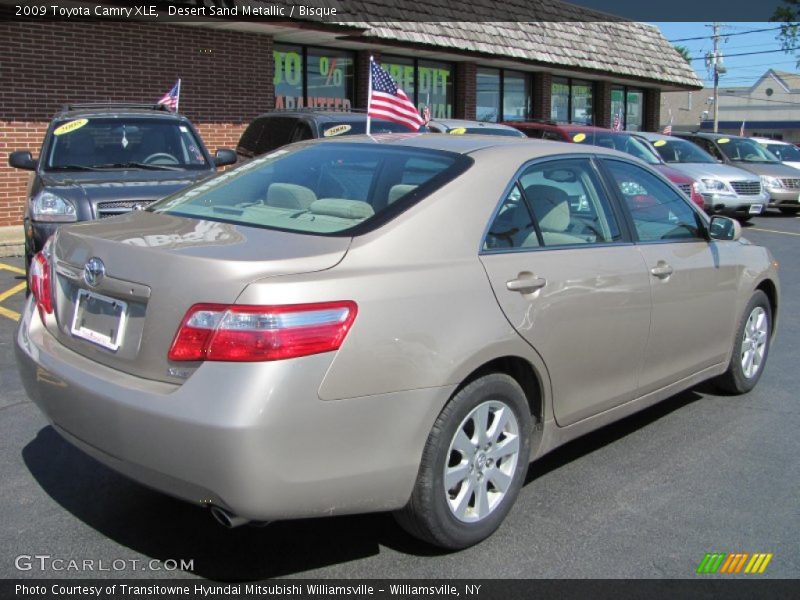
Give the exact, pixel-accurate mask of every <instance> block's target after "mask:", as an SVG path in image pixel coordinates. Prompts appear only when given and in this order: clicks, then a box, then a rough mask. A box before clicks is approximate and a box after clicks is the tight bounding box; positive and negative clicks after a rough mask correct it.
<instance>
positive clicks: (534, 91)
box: [0, 0, 701, 225]
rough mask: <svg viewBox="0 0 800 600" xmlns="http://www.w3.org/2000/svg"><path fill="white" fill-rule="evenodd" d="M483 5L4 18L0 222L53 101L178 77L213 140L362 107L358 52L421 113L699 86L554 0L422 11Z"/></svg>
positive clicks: (108, 94) (641, 120) (601, 118)
mask: <svg viewBox="0 0 800 600" xmlns="http://www.w3.org/2000/svg"><path fill="white" fill-rule="evenodd" d="M110 4H114V3H110ZM225 4H227V5H231V6H235V5H236V4H238V3H236V2H226V3H225ZM250 4H253V3H252V2H251V3H250ZM491 4H492V3H490V2H488V0H467V1H466V2H454V1H453V0H431V1H429V2H427V3H425V6H424V7H423V8H424V10H426V11H429V12H426V13H424V14H422V13H420V14H419V15H416V17H417V21H418V22H412V21H402V22H398V21H392V22H385V19H386V18H388V17H389V16H390V15H391V14H392V13H391V11H392V9H393V8H392V7H393V3H392V2H391V1H390V0H371V1H369V2H349V3H348V6H349V7H350V8H351V9H355V10H358V11H359V12H358V14H359V16H360V18H362V19H365V20H364V21H359V22H354V21H341V22H330V21H329V22H325V23H322V22H299V21H292V22H275V21H259V20H257V19H248V20H236V19H226V20H219V19H218V20H214V19H209V20H204V21H193V22H190V21H186V22H170V23H162V22H158V23H157V22H152V21H149V22H137V21H131V20H126V21H112V20H93V21H88V20H84V21H81V20H65V21H42V20H33V19H31V20H24V21H17V20H8V19H7V20H2V21H0V39H2V40H3V44H2V47H0V83H1V84H2V85H0V89H2V90H3V101H2V102H1V103H0V225H14V224H19V223H21V220H22V214H23V210H24V200H25V196H26V185H27V180H28V176H29V174H28V173H24V172H20V171H18V170H15V169H12V168H10V167H8V165H7V160H8V154H9V152H11V151H13V150H18V149H31V150H32V151H33V152H34V155H36V154H37V152H38V148H39V146H40V144H41V141H42V136H43V133H44V131H45V128H46V126H47V124H48V122H49V120H50V119H51V118H52V116H53V114H54V113H55V112H56V111H57V110H58V109H59V108H60V107H61V106H62V105H64V104H66V103H68V102H77V101H104V100H110V101H111V100H113V101H122V100H124V101H136V102H151V101H153V102H154V101H155V100H157V99H158V98H159V97H160V96H161V95H163V94H164V93H165V92H166V91H167V90H168V89H169V88H170V87H171V86H172V84H173V83H174V82H175V81H176V80H177V79H178V78H181V80H182V90H181V104H180V109H181V112H182V113H184V114H186V115H187V116H189V118H191V119H192V121H193V122H194V123H195V124H196V125H197V126H198V128H199V130H200V132H201V134H202V135H203V137H204V139H205V142H206V145H207V146H208V147H209V149H210V150H211V151H212V152H213V151H214V149H216V148H218V147H232V146H235V144H236V141H237V140H238V138H239V134H240V133H241V131H242V129H243V128H244V126H245V125H246V124H247V123H248V122H249V121H250V119H252V118H253V117H254V116H255V115H257V114H259V113H262V112H265V111H268V110H271V109H273V108H294V107H299V106H316V107H329V108H336V109H346V108H349V107H352V108H364V107H365V105H366V98H367V89H366V88H367V77H366V73H367V66H368V59H369V56H370V55H373V56H374V57H375V58H376V60H379V61H380V62H381V63H382V65H383V66H384V68H386V69H387V70H388V71H389V72H390V73H391V74H392V76H393V77H394V78H395V79H396V80H397V81H398V82H399V83H400V85H401V87H402V88H403V89H404V90H405V91H406V92H407V93H408V94H409V96H411V97H412V98H413V99H414V101H415V103H416V104H417V105H418V106H420V107H422V106H425V105H428V106H430V107H431V109H432V113H433V115H434V117H446V116H452V117H457V118H467V119H475V118H478V119H483V120H505V121H511V120H525V119H552V120H557V121H568V122H581V123H591V124H595V125H600V126H606V127H608V126H609V125H610V124H611V122H612V121H613V118H614V115H615V114H620V115H621V116H622V118H623V123H624V126H625V127H626V128H627V129H643V130H655V129H657V127H658V124H659V122H660V115H659V108H660V104H661V101H660V94H661V92H662V91H677V90H692V89H700V87H701V83H700V81H699V80H698V78H697V76H696V75H695V73H694V71H693V70H692V69H691V67H689V66H688V65H687V64H686V62H685V61H684V60H683V59H682V58H681V57H680V55H679V54H678V53H677V52H676V51H675V50H674V49H673V48H672V46H671V45H670V44H669V43H668V42H667V41H666V40H665V39H664V37H663V36H662V35H661V33H660V31H659V30H658V29H657V28H655V27H653V26H650V25H646V24H642V23H635V22H627V21H598V20H590V21H585V19H586V18H587V11H586V10H585V9H582V8H581V9H578V8H576V7H573V6H571V5H567V4H562V3H560V2H557V1H554V0H543V1H542V2H537V3H536V10H541V11H542V15H541V20H535V18H536V15H534V20H527V21H522V22H517V23H513V22H502V23H501V22H455V21H454V22H447V23H444V22H423V20H424V18H425V16H426V15H427V16H428V17H429V18H431V15H446V14H453V13H452V12H451V13H448V11H453V10H458V11H461V12H463V10H464V9H465V7H467V8H468V9H469V10H473V9H474V10H476V11H478V16H480V10H484V11H487V12H486V15H487V17H486V20H487V21H490V15H491V11H490V10H489V8H490V5H491ZM523 4H526V3H523ZM527 4H529V3H527ZM362 5H363V6H362ZM423 8H417V9H415V10H420V11H421V10H423ZM382 9H385V11H386V12H385V13H384V14H380V11H381V10H382ZM436 10H439V12H435V11H436ZM376 11H378V13H376ZM430 11H434V12H430ZM404 15H405V16H406V17H408V16H409V13H408V11H407V10H406V12H405V13H404ZM412 16H414V15H412ZM589 17H590V18H591V17H592V15H589ZM437 18H440V17H437ZM593 18H597V17H596V16H594V17H593ZM603 18H610V17H608V16H607V15H605V16H603Z"/></svg>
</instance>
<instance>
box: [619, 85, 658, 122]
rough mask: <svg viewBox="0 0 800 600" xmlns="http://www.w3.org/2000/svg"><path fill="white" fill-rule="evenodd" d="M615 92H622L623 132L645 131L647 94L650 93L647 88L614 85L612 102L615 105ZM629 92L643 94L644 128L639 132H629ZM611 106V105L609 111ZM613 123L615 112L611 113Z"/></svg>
mask: <svg viewBox="0 0 800 600" xmlns="http://www.w3.org/2000/svg"><path fill="white" fill-rule="evenodd" d="M615 91H622V121H621V124H620V126H621V128H622V131H631V132H632V133H638V132H641V131H645V129H644V124H645V122H646V121H647V94H648V93H650V92H649V91H648V89H647V88H643V87H636V86H632V85H612V86H611V102H612V103H613V97H614V92H615ZM628 92H641V93H642V128H641V129H637V130H629V129H628ZM610 108H611V105H610V104H609V109H610ZM611 122H612V123H613V122H614V112H613V110H612V112H611Z"/></svg>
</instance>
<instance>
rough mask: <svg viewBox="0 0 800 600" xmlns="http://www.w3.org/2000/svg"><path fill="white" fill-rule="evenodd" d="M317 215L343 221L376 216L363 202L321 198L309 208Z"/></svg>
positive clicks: (368, 205)
mask: <svg viewBox="0 0 800 600" xmlns="http://www.w3.org/2000/svg"><path fill="white" fill-rule="evenodd" d="M308 210H310V211H311V212H312V213H314V214H315V215H328V216H330V217H341V218H343V219H368V218H369V217H371V216H372V215H374V214H375V211H374V210H373V209H372V206H370V204H368V203H367V202H362V201H361V200H347V199H345V198H320V199H319V200H316V201H314V202H313V203H312V204H311V206H309V207H308Z"/></svg>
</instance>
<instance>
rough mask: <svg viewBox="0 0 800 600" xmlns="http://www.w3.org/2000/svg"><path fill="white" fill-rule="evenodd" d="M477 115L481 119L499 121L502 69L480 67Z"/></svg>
mask: <svg viewBox="0 0 800 600" xmlns="http://www.w3.org/2000/svg"><path fill="white" fill-rule="evenodd" d="M476 88H477V99H476V103H475V104H476V107H475V110H476V115H477V118H478V120H479V121H497V120H498V117H499V116H500V69H478V73H477V81H476Z"/></svg>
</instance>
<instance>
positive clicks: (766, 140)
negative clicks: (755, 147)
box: [750, 137, 794, 146]
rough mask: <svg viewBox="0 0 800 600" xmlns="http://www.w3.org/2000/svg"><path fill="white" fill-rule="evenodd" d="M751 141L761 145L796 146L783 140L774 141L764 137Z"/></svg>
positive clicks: (753, 138) (754, 138)
mask: <svg viewBox="0 0 800 600" xmlns="http://www.w3.org/2000/svg"><path fill="white" fill-rule="evenodd" d="M750 139H751V140H753V141H755V142H758V143H759V144H779V145H781V146H794V144H790V143H789V142H784V141H783V140H773V139H770V138H764V137H752V138H750Z"/></svg>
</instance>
